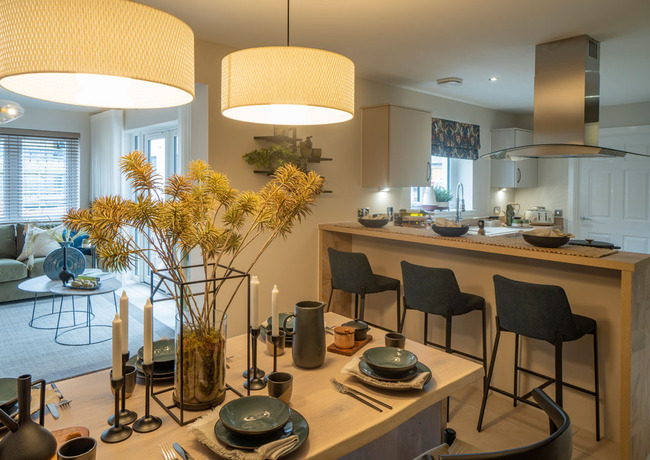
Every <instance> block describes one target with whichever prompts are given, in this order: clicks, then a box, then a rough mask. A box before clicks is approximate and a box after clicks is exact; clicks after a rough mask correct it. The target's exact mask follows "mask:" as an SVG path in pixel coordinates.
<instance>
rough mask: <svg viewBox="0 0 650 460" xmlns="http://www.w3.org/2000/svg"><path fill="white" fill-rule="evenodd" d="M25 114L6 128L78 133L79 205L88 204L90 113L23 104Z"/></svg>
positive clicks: (84, 205)
mask: <svg viewBox="0 0 650 460" xmlns="http://www.w3.org/2000/svg"><path fill="white" fill-rule="evenodd" d="M23 108H24V109H25V114H24V115H23V116H22V117H20V118H19V119H17V120H15V121H12V122H11V123H8V124H7V128H16V129H39V130H43V131H63V132H69V133H79V135H80V137H79V149H80V152H79V153H80V158H79V163H80V164H79V180H80V181H81V183H80V184H79V205H80V206H81V207H82V208H85V207H87V206H88V201H89V197H90V115H91V114H90V113H87V112H73V111H70V110H50V109H42V108H35V107H30V106H28V105H24V106H23Z"/></svg>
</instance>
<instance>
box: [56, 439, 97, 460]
mask: <svg viewBox="0 0 650 460" xmlns="http://www.w3.org/2000/svg"><path fill="white" fill-rule="evenodd" d="M96 456H97V441H96V440H95V438H91V437H80V438H73V439H71V440H69V441H67V442H66V443H65V444H62V445H61V447H59V449H58V450H57V451H56V458H57V459H58V460H95V458H96Z"/></svg>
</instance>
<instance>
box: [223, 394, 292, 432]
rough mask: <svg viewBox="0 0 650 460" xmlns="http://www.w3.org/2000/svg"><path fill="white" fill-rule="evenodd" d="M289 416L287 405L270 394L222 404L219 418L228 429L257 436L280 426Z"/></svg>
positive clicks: (289, 411)
mask: <svg viewBox="0 0 650 460" xmlns="http://www.w3.org/2000/svg"><path fill="white" fill-rule="evenodd" d="M290 416H291V410H290V409H289V406H288V405H287V404H286V403H285V402H284V401H280V400H279V399H277V398H271V397H270V396H246V397H243V398H239V399H235V400H233V401H230V402H229V403H228V404H226V405H224V406H223V407H222V408H221V410H220V411H219V419H221V422H222V423H223V425H224V426H225V427H226V428H228V429H229V430H230V431H233V432H235V433H237V434H239V435H243V436H259V435H265V434H269V433H272V432H273V431H275V430H279V429H280V428H282V427H283V426H284V425H285V424H286V423H287V422H288V421H289V417H290Z"/></svg>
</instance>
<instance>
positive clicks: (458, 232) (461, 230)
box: [431, 225, 469, 236]
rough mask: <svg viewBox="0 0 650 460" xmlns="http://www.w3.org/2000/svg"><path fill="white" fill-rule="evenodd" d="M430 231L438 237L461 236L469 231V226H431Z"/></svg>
mask: <svg viewBox="0 0 650 460" xmlns="http://www.w3.org/2000/svg"><path fill="white" fill-rule="evenodd" d="M431 230H433V231H434V232H436V233H437V234H438V235H440V236H462V235H464V234H465V233H467V230H469V225H462V226H460V227H438V226H436V225H432V226H431Z"/></svg>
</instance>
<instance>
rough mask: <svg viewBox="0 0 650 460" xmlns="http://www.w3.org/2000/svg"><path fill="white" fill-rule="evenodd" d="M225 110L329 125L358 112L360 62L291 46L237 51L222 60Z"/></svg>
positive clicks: (244, 117)
mask: <svg viewBox="0 0 650 460" xmlns="http://www.w3.org/2000/svg"><path fill="white" fill-rule="evenodd" d="M221 113H222V114H223V115H224V116H225V117H228V118H232V119H234V120H239V121H245V122H250V123H262V124H272V125H324V124H330V123H340V122H343V121H348V120H350V119H352V117H353V116H354V63H353V62H352V61H351V60H350V59H348V58H346V57H345V56H342V55H340V54H337V53H332V52H330V51H325V50H321V49H315V48H302V47H297V46H290V45H289V2H288V1H287V46H269V47H261V48H249V49H244V50H240V51H235V52H234V53H231V54H229V55H228V56H226V57H225V58H223V60H222V62H221Z"/></svg>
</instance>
